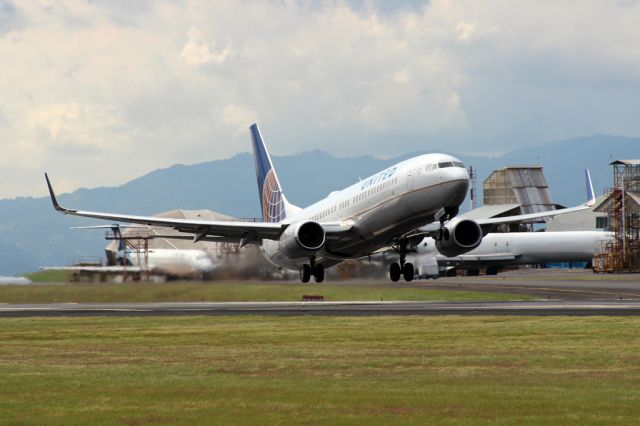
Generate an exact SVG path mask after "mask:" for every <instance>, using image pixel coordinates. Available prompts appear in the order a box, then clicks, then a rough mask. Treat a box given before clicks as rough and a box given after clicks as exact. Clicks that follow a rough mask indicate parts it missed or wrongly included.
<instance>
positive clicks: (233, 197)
mask: <svg viewBox="0 0 640 426" xmlns="http://www.w3.org/2000/svg"><path fill="white" fill-rule="evenodd" d="M426 152H447V151H446V150H441V149H430V147H425V149H424V151H423V152H415V153H407V154H404V155H401V156H398V157H395V158H390V159H379V158H374V157H371V156H360V157H350V158H337V157H334V156H332V155H330V154H328V153H326V152H323V151H319V150H315V151H308V152H302V153H299V154H295V155H289V156H281V157H277V156H276V157H274V158H273V162H274V164H275V167H276V169H277V170H278V177H279V178H280V181H281V184H282V186H283V187H284V189H285V192H286V194H287V198H288V199H289V201H291V202H292V203H294V204H297V205H300V206H306V205H308V204H311V203H312V202H314V201H315V200H318V199H319V198H322V197H324V196H326V195H327V194H328V193H329V192H331V191H334V190H337V189H340V188H343V187H345V186H347V185H349V184H351V183H353V182H356V181H358V179H360V178H365V177H367V176H369V175H371V174H373V173H375V172H376V171H379V170H381V169H383V168H385V167H388V166H390V165H392V164H394V163H397V162H399V161H401V160H404V159H406V158H409V157H411V156H414V155H418V154H422V153H426ZM451 154H453V155H455V156H457V157H458V158H460V159H461V160H462V161H463V162H464V163H465V164H466V165H467V166H469V165H471V166H473V167H474V168H475V169H477V171H478V190H479V191H480V194H481V192H482V182H483V180H484V179H486V177H488V175H489V174H490V173H491V172H492V171H493V170H494V169H497V168H501V167H504V166H508V165H521V164H539V165H542V166H543V167H544V173H545V176H546V178H547V182H548V184H549V189H550V193H551V196H552V199H553V201H554V202H556V203H559V204H564V205H567V206H571V205H576V204H579V203H581V202H582V201H583V200H584V199H585V191H584V175H583V170H584V168H589V169H590V170H591V174H592V178H593V182H594V187H595V188H596V192H597V193H601V192H602V190H603V189H604V188H607V187H611V186H612V171H611V167H610V166H609V163H610V162H611V161H613V160H617V159H631V158H640V139H639V138H625V137H617V136H607V135H595V136H591V137H584V138H575V139H569V140H564V141H556V142H551V143H547V144H544V145H540V146H535V147H526V148H518V149H514V150H512V151H509V152H507V153H505V154H504V155H500V156H494V157H489V156H486V157H485V156H470V155H464V154H459V153H451ZM51 178H52V181H53V182H52V183H53V184H54V187H55V178H56V176H52V177H51ZM42 184H43V186H44V185H45V183H44V178H43V183H42ZM480 196H481V195H480ZM58 198H59V201H60V203H61V204H63V205H65V206H70V207H73V208H79V209H83V210H97V211H110V212H118V213H131V214H142V215H147V214H153V213H158V212H162V211H167V210H172V209H176V208H182V209H211V210H215V211H218V212H221V213H225V214H228V215H232V216H237V217H258V216H259V215H260V206H259V200H258V195H257V188H256V183H255V173H254V167H253V158H252V156H251V155H250V154H238V155H235V156H234V157H231V158H228V159H224V160H215V161H208V162H203V163H199V164H193V165H182V164H176V165H173V166H171V167H168V168H164V169H159V170H155V171H152V172H150V173H148V174H145V175H144V176H141V177H139V178H137V179H134V180H132V181H130V182H127V183H125V184H123V185H121V186H118V187H108V188H107V187H101V188H93V189H84V188H83V189H78V190H76V191H74V192H72V193H68V194H60V195H59V197H58ZM463 207H464V208H465V209H466V208H468V201H467V202H465V204H464V206H463ZM95 223H96V221H93V220H90V219H85V218H78V217H68V216H64V215H61V214H59V213H57V212H55V211H54V210H53V209H52V208H51V203H50V200H49V198H48V197H41V198H34V197H18V198H15V199H5V200H0V275H6V274H17V273H22V272H27V271H32V270H35V269H37V268H38V266H42V265H65V264H69V263H71V262H72V261H73V260H75V259H78V258H80V257H83V256H102V254H103V248H104V246H105V245H106V244H105V241H104V239H103V235H102V233H100V232H97V231H77V230H70V229H69V228H70V227H71V226H81V225H89V224H95Z"/></svg>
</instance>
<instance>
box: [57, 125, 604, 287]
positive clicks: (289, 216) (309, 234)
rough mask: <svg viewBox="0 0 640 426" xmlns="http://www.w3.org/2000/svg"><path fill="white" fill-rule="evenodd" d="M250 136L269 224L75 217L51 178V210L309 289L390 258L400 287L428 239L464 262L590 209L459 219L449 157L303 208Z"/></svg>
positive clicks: (457, 180)
mask: <svg viewBox="0 0 640 426" xmlns="http://www.w3.org/2000/svg"><path fill="white" fill-rule="evenodd" d="M249 129H250V134H251V141H252V147H253V153H254V160H255V169H256V178H257V184H258V193H259V197H260V206H261V209H262V219H263V221H262V222H242V221H210V220H193V219H171V218H158V217H150V216H136V215H128V214H117V213H103V212H92V211H83V210H76V209H70V208H66V207H63V206H61V205H60V204H59V203H58V201H57V199H56V195H55V192H54V191H53V187H52V185H51V182H50V180H49V177H48V175H47V173H45V179H46V181H47V186H48V189H49V194H50V196H51V202H52V204H53V207H54V209H55V210H57V211H59V212H61V213H63V214H67V215H75V216H84V217H92V218H95V219H102V220H110V221H118V222H127V223H137V224H142V225H154V226H165V227H170V228H174V229H176V230H178V231H180V232H184V233H188V234H191V235H192V236H193V241H194V242H197V241H201V240H207V241H229V242H235V243H238V242H239V243H240V245H241V246H244V245H246V244H258V245H259V246H260V249H261V251H262V253H263V254H264V256H265V257H266V258H267V259H268V260H269V261H270V262H272V263H273V264H274V265H276V266H278V267H280V268H286V269H291V270H296V269H299V271H300V280H301V281H302V282H303V283H306V282H309V280H310V278H311V276H313V277H314V279H315V281H316V282H322V281H323V280H324V276H325V268H328V267H331V266H334V265H337V264H339V263H341V262H343V261H345V260H348V259H356V258H361V257H365V256H368V255H371V254H374V253H377V252H380V251H390V250H393V251H395V252H396V253H397V254H398V262H393V263H392V264H391V265H390V269H389V277H390V279H391V280H392V281H394V282H396V281H398V280H399V279H400V277H401V276H403V277H404V279H405V280H407V281H411V280H413V277H414V272H415V270H414V266H413V264H412V263H411V262H407V261H406V255H407V253H408V252H409V250H410V249H411V248H412V247H414V246H415V245H416V244H418V243H419V242H420V241H422V239H423V238H424V237H425V236H433V237H435V239H436V247H437V248H438V250H439V251H440V252H441V253H443V254H445V255H448V256H456V255H459V254H462V253H465V252H468V251H470V250H473V249H474V248H476V247H477V246H478V245H480V243H481V241H482V237H483V230H482V228H481V226H485V225H491V224H495V223H509V222H519V221H522V220H528V219H535V218H539V217H549V216H555V215H557V214H562V213H568V212H571V211H576V210H582V209H586V208H588V206H587V204H585V205H581V206H576V207H572V208H568V209H562V210H554V211H551V212H543V213H535V214H529V215H518V216H511V217H503V218H499V219H484V220H478V221H474V220H470V219H460V218H455V216H456V215H457V213H458V208H459V206H460V204H461V203H462V202H463V201H464V199H465V196H466V193H467V189H468V187H469V175H468V172H467V169H466V168H465V166H464V164H463V163H462V162H461V161H460V160H458V159H457V158H455V157H453V156H451V155H447V154H424V155H419V156H416V157H413V158H410V159H408V160H405V161H402V162H400V163H397V164H395V165H393V166H391V167H388V168H386V169H384V170H382V171H380V172H378V173H376V174H374V175H372V176H370V177H368V178H366V179H364V180H361V181H359V182H357V183H355V184H353V185H351V186H349V187H347V188H345V189H343V190H340V191H334V192H332V193H330V194H329V195H328V196H327V197H326V198H324V199H322V200H320V201H318V202H316V203H314V204H312V205H310V206H309V207H306V208H300V207H297V206H295V205H293V204H291V203H290V202H289V201H288V200H287V198H286V197H285V195H284V192H283V190H282V186H281V184H280V181H279V179H278V176H277V174H276V170H275V168H274V167H273V163H272V162H271V158H270V156H269V154H268V152H267V148H266V146H265V144H264V141H263V139H262V135H261V134H260V130H259V129H258V126H257V124H255V123H254V124H252V125H251V126H250V128H249ZM590 202H591V203H593V202H594V201H593V199H592V200H590ZM425 224H427V226H423V225H425ZM429 224H430V225H429Z"/></svg>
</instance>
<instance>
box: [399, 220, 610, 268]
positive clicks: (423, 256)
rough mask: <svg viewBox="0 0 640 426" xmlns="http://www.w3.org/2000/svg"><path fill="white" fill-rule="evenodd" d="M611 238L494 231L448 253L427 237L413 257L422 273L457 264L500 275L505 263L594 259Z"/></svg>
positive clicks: (599, 234) (599, 233) (602, 234)
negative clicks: (468, 246)
mask: <svg viewBox="0 0 640 426" xmlns="http://www.w3.org/2000/svg"><path fill="white" fill-rule="evenodd" d="M609 241H613V235H612V233H610V232H606V231H566V232H506V233H491V234H487V235H485V237H484V238H483V239H482V243H480V245H479V246H478V247H476V248H475V249H473V250H471V251H469V252H467V253H464V254H461V255H458V256H452V257H447V256H443V255H442V254H440V253H439V252H438V250H437V249H436V247H435V241H434V240H433V238H429V237H427V238H425V239H424V240H422V242H421V243H420V244H418V245H417V246H416V247H415V248H414V249H413V253H412V254H411V255H410V259H411V260H413V262H414V263H415V264H416V270H417V275H418V276H420V277H426V278H437V277H438V276H439V272H440V271H443V270H444V271H447V272H449V271H451V270H454V271H455V268H456V267H460V268H465V269H466V270H467V274H469V275H478V273H479V268H480V267H485V268H486V274H487V275H496V274H497V273H498V271H499V269H500V267H502V266H513V265H537V264H542V263H554V262H584V261H587V262H590V261H592V260H593V256H594V255H595V254H597V253H600V251H601V250H602V245H603V243H605V242H609Z"/></svg>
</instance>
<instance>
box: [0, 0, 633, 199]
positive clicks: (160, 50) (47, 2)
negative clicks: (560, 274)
mask: <svg viewBox="0 0 640 426" xmlns="http://www.w3.org/2000/svg"><path fill="white" fill-rule="evenodd" d="M0 58H2V61H1V64H2V65H1V66H0V198H13V197H17V196H42V195H45V193H46V187H45V185H44V180H43V176H42V173H43V172H44V171H45V170H46V171H48V172H49V173H50V174H51V175H52V178H53V180H54V184H55V187H56V190H57V191H58V192H66V191H71V190H74V189H76V188H79V187H96V186H112V185H118V184H122V183H125V182H127V181H128V180H130V179H133V178H135V177H138V176H141V175H143V174H145V173H147V172H149V171H151V170H154V169H157V168H163V167H168V166H170V165H172V164H175V163H184V164H191V163H198V162H202V161H208V160H214V159H222V158H227V157H230V156H233V155H234V154H236V153H239V152H248V151H250V140H249V132H248V127H249V125H250V124H251V123H253V122H258V123H259V125H260V128H261V130H262V134H263V136H264V138H265V140H266V142H267V144H268V147H269V149H270V152H271V154H272V155H288V154H294V153H297V152H301V151H307V150H313V149H322V150H325V151H327V152H330V153H332V154H333V155H336V156H353V155H363V154H370V155H373V156H376V157H393V156H396V155H400V154H404V153H407V152H418V151H420V152H424V151H429V150H444V151H446V152H464V153H468V154H481V155H497V154H500V153H502V152H506V151H509V150H511V149H513V148H518V147H522V146H530V145H537V144H542V143H545V142H550V141H554V140H562V139H567V138H572V137H579V136H589V135H592V134H612V135H620V136H630V137H638V136H640V108H638V106H639V105H640V1H636V0H563V1H557V0H535V1H534V0H531V1H517V2H515V1H511V0H460V1H449V0H431V1H426V2H421V1H381V0H379V1H368V2H367V1H363V2H358V1H313V0H309V1H303V0H300V1H293V0H291V1H255V2H253V1H226V0H216V1H207V0H203V1H198V0H185V1H162V0H153V1H151V0H149V1H145V0H136V1H128V0H112V1H106V0H93V1H80V0H41V1H38V0H25V1H18V0H0Z"/></svg>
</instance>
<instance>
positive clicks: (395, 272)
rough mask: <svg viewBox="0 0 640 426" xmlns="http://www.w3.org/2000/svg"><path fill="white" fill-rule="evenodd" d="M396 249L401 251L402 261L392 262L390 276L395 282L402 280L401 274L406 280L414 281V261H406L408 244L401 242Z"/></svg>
mask: <svg viewBox="0 0 640 426" xmlns="http://www.w3.org/2000/svg"><path fill="white" fill-rule="evenodd" d="M396 250H397V251H398V252H399V253H400V263H399V264H398V263H396V262H393V263H392V264H391V266H390V267H389V278H391V281H393V282H394V283H395V282H398V281H399V280H400V276H401V275H402V277H403V278H404V280H405V281H413V277H414V275H415V269H414V267H413V263H410V262H406V257H407V244H406V243H405V242H401V243H400V244H399V245H398V248H397V249H396Z"/></svg>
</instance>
